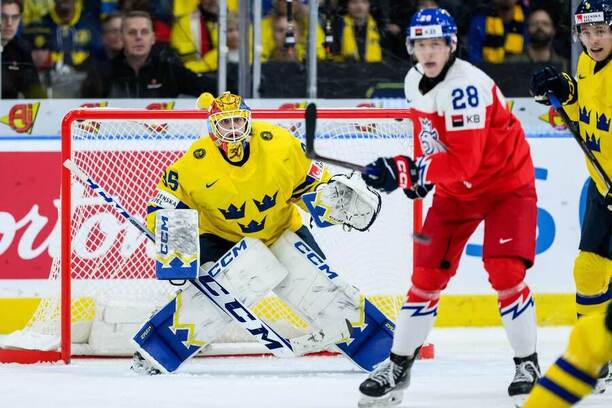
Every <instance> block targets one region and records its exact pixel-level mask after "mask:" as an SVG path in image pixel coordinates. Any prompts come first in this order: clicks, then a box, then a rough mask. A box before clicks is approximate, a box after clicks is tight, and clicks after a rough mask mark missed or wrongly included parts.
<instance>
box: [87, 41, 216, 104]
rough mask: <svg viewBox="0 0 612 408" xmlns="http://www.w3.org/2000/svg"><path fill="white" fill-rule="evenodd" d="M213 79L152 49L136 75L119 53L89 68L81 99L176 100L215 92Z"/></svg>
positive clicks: (165, 52)
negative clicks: (105, 61)
mask: <svg viewBox="0 0 612 408" xmlns="http://www.w3.org/2000/svg"><path fill="white" fill-rule="evenodd" d="M216 88H217V83H216V80H215V79H214V77H211V76H207V75H199V74H196V73H195V72H193V71H191V70H189V69H187V68H185V67H184V66H183V64H182V62H181V61H180V59H179V58H178V56H177V55H176V54H175V53H174V52H173V51H171V50H170V49H168V48H160V47H154V48H153V49H152V50H151V54H150V55H149V58H148V59H147V62H146V63H145V65H143V66H142V67H141V68H140V71H139V72H138V73H136V72H134V70H133V69H132V67H130V66H129V65H128V63H127V60H126V58H125V55H123V54H120V55H118V56H116V57H115V58H113V59H111V60H110V61H108V62H107V63H105V64H102V65H101V66H100V67H95V68H94V69H92V70H91V71H90V72H89V74H88V76H87V78H86V80H85V81H84V83H83V85H82V96H83V97H84V98H176V97H177V96H178V95H181V94H182V95H192V96H196V97H197V96H200V94H201V93H202V92H206V91H208V92H211V93H213V94H214V93H216V92H215V91H216Z"/></svg>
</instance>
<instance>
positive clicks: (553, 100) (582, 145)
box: [548, 92, 612, 196]
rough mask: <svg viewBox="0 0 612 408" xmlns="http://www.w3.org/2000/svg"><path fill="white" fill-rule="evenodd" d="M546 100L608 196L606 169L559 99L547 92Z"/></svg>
mask: <svg viewBox="0 0 612 408" xmlns="http://www.w3.org/2000/svg"><path fill="white" fill-rule="evenodd" d="M548 100H549V101H550V104H551V105H552V107H553V108H554V109H555V111H556V112H557V113H558V114H559V116H561V119H563V121H564V122H565V124H566V125H567V128H568V129H569V131H570V133H571V134H572V136H573V137H574V140H576V142H577V143H578V146H580V148H581V149H582V152H583V153H584V155H585V156H586V157H587V159H588V160H589V162H591V164H592V165H593V168H595V171H596V172H597V175H598V176H599V178H600V180H601V181H603V183H604V184H605V186H606V189H607V192H606V196H609V195H610V194H611V193H612V182H611V181H610V177H609V176H608V175H607V174H606V171H605V170H604V169H603V167H601V164H600V163H599V161H598V160H597V158H596V157H595V155H594V154H593V152H592V151H591V150H589V148H588V146H587V145H586V142H585V141H584V139H583V138H582V137H580V129H579V128H578V126H577V125H576V124H575V123H574V121H573V120H571V119H570V117H569V116H568V114H567V112H566V111H565V109H563V106H561V102H559V99H558V98H557V97H556V96H555V95H554V94H553V93H552V92H551V93H549V94H548Z"/></svg>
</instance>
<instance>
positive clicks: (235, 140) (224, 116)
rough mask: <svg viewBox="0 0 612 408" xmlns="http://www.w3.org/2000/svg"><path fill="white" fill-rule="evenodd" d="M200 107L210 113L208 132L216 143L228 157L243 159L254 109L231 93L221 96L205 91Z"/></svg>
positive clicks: (231, 159)
mask: <svg viewBox="0 0 612 408" xmlns="http://www.w3.org/2000/svg"><path fill="white" fill-rule="evenodd" d="M197 107H198V108H199V109H203V110H208V112H209V116H208V127H209V134H210V137H211V139H212V140H213V141H214V142H215V145H217V147H218V148H219V149H220V150H221V151H222V152H223V153H224V155H225V157H226V158H227V159H228V160H230V161H231V162H240V161H241V160H242V159H243V158H244V154H245V149H246V147H247V145H248V143H249V140H250V138H251V108H249V107H248V106H247V105H246V103H244V101H243V100H242V98H241V97H240V96H238V95H234V94H232V93H230V92H224V93H223V95H221V96H219V97H218V98H215V97H214V96H213V95H212V94H210V93H208V92H205V93H203V94H202V95H200V97H199V98H198V101H197Z"/></svg>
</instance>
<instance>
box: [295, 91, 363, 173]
mask: <svg viewBox="0 0 612 408" xmlns="http://www.w3.org/2000/svg"><path fill="white" fill-rule="evenodd" d="M316 128H317V105H315V104H314V103H309V104H308V106H307V107H306V156H308V158H309V159H313V160H320V161H322V162H325V163H329V164H334V165H336V166H340V167H344V168H346V169H350V170H355V171H358V172H360V173H363V172H365V170H366V168H365V166H362V165H360V164H355V163H350V162H347V161H343V160H338V159H333V158H331V157H325V156H321V155H319V154H317V152H316V151H315V148H314V139H315V133H316Z"/></svg>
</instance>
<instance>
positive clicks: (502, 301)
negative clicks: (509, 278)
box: [498, 282, 536, 357]
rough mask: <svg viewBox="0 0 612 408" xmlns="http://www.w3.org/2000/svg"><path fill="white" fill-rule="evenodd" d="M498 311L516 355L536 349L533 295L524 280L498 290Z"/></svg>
mask: <svg viewBox="0 0 612 408" xmlns="http://www.w3.org/2000/svg"><path fill="white" fill-rule="evenodd" d="M498 303H499V313H500V315H501V318H502V322H503V324H504V328H505V329H506V335H507V336H508V340H509V341H510V345H511V346H512V349H513V350H514V355H515V356H516V357H527V356H530V355H532V354H533V353H535V351H536V316H535V307H534V301H533V296H532V294H531V290H529V286H527V285H526V284H525V283H524V282H522V283H521V284H519V285H517V286H515V287H514V288H511V289H508V290H503V291H499V292H498Z"/></svg>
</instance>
